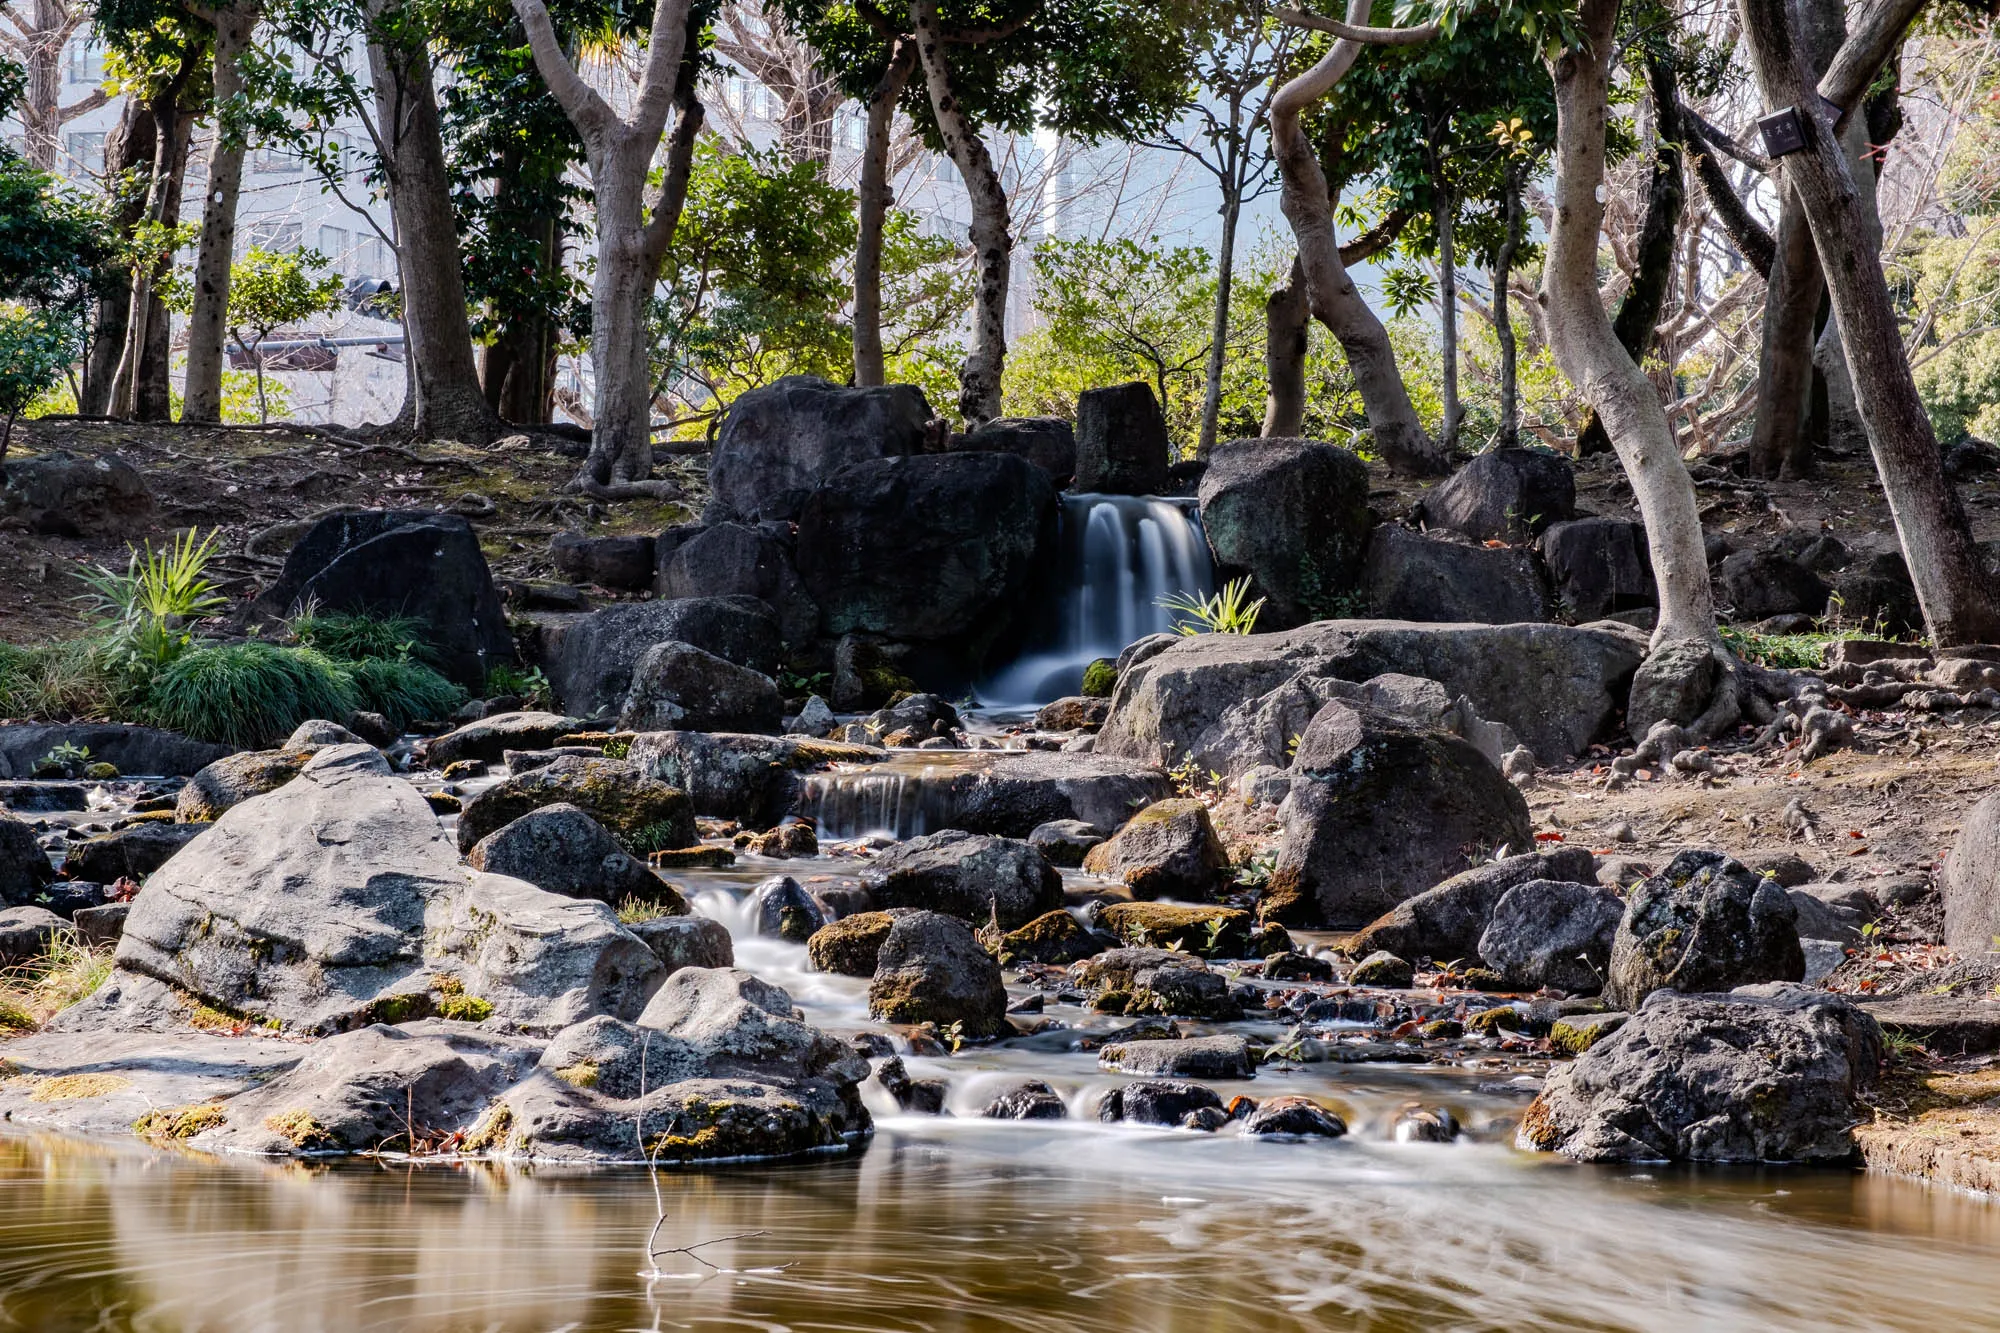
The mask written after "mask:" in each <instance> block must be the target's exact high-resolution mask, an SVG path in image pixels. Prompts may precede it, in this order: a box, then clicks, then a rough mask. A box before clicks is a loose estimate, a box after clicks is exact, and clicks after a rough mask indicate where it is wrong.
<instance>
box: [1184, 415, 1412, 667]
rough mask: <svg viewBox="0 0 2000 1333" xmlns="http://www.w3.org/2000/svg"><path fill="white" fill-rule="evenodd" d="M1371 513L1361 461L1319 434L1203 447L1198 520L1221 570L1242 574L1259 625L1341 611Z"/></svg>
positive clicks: (1223, 575)
mask: <svg viewBox="0 0 2000 1333" xmlns="http://www.w3.org/2000/svg"><path fill="white" fill-rule="evenodd" d="M1373 523H1374V520H1373V518H1372V517H1370V515H1369V512H1368V469H1367V467H1366V466H1365V465H1364V464H1363V463H1362V462H1361V460H1360V459H1358V458H1356V457H1355V456H1354V455H1353V454H1352V453H1350V452H1349V451H1348V450H1346V449H1342V448H1341V447H1339V446H1338V445H1334V444H1328V443H1326V442H1324V441H1321V440H1279V439H1270V440H1263V439H1259V440H1230V441H1227V442H1226V443H1222V444H1218V445H1216V446H1215V448H1214V449H1213V450H1211V451H1210V453H1209V456H1208V471H1207V472H1205V473H1203V474H1202V478H1201V525H1202V531H1203V532H1204V533H1205V534H1206V535H1207V537H1208V546H1209V550H1210V551H1211V552H1213V553H1214V556H1215V564H1216V576H1217V578H1218V579H1219V580H1221V579H1230V578H1237V577H1241V576H1244V575H1248V576H1249V578H1250V580H1251V584H1252V591H1253V592H1255V593H1256V594H1257V595H1258V596H1261V597H1263V598H1265V599H1266V600H1265V607H1264V611H1263V614H1262V615H1261V616H1259V617H1258V623H1259V626H1260V628H1263V629H1267V630H1268V629H1284V628H1289V627H1290V626H1293V625H1300V624H1304V623H1306V622H1307V621H1311V620H1317V619H1320V618H1322V617H1325V616H1333V615H1338V614H1339V613H1340V612H1341V610H1342V609H1343V607H1345V606H1349V605H1351V604H1352V603H1353V601H1354V600H1355V593H1356V591H1357V589H1358V586H1359V584H1360V581H1361V565H1362V556H1363V553H1364V552H1365V551H1366V550H1367V546H1368V532H1369V529H1370V527H1371V526H1372V525H1373Z"/></svg>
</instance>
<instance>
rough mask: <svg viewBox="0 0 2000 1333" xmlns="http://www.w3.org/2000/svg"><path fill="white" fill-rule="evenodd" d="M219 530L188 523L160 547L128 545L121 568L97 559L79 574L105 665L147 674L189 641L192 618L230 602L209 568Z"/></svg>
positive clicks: (174, 657)
mask: <svg viewBox="0 0 2000 1333" xmlns="http://www.w3.org/2000/svg"><path fill="white" fill-rule="evenodd" d="M221 535H222V529H220V528H217V529H215V530H214V531H212V532H210V533H209V534H208V536H206V537H199V536H198V533H197V530H196V529H193V528H190V529H188V530H187V531H186V532H183V533H181V534H180V535H179V536H178V537H176V538H174V540H173V544H172V545H170V546H167V547H164V548H162V549H159V550H155V549H153V544H152V543H151V542H147V543H146V549H145V552H144V554H143V555H142V554H141V553H140V551H139V549H138V548H137V547H131V546H128V547H126V550H127V551H129V552H130V558H129V559H128V560H127V561H126V564H125V572H124V573H122V574H119V573H114V572H113V571H111V570H109V569H106V568H105V567H104V566H102V565H99V566H98V567H97V568H96V569H94V570H89V571H86V572H85V573H84V574H82V575H81V577H82V579H83V581H84V583H85V584H86V585H88V586H89V588H90V591H89V592H88V593H87V594H85V597H84V600H85V601H86V603H87V607H86V609H87V611H88V612H89V614H90V615H91V617H92V618H93V619H94V620H96V622H97V626H98V634H99V637H100V642H101V648H100V657H101V659H102V660H103V662H104V664H105V666H106V667H108V668H110V669H112V670H115V671H119V672H123V673H125V674H128V675H132V676H138V677H148V678H149V677H151V675H152V674H153V673H154V672H156V671H159V670H161V669H163V668H165V667H167V666H170V665H172V664H173V663H174V661H175V660H177V659H178V658H179V657H180V656H181V654H182V653H184V652H186V651H187V650H188V649H189V648H190V647H191V646H193V644H194V633H193V631H192V630H191V629H189V625H190V623H191V622H193V621H196V620H199V619H201V618H202V617H203V616H211V615H214V614H215V613H216V612H218V611H220V610H221V609H222V608H223V607H224V606H226V605H228V601H227V599H226V598H224V597H223V596H222V595H221V594H220V593H218V592H217V591H216V590H215V585H214V584H213V583H212V582H210V581H209V578H208V573H207V570H208V562H209V559H210V557H212V556H213V555H214V554H215V543H216V539H217V538H219V537H220V536H221Z"/></svg>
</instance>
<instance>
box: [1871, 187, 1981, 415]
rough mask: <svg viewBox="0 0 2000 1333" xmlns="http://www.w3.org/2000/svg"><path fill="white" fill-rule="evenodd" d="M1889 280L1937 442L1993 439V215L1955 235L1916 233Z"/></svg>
mask: <svg viewBox="0 0 2000 1333" xmlns="http://www.w3.org/2000/svg"><path fill="white" fill-rule="evenodd" d="M1889 278H1890V283H1891V288H1890V290H1891V292H1892V293H1893V294H1894V295H1896V296H1897V297H1898V298H1899V301H1898V303H1899V304H1900V305H1901V306H1902V307H1903V309H1902V314H1903V316H1904V318H1905V319H1906V320H1907V321H1908V322H1909V323H1910V324H1911V325H1914V326H1915V334H1916V336H1915V338H1914V339H1913V345H1912V347H1911V356H1910V361H1911V365H1912V368H1913V369H1914V370H1915V372H1916V379H1917V393H1918V394H1919V396H1921V397H1922V399H1923V402H1924V407H1925V408H1926V409H1927V410H1928V411H1929V412H1930V416H1931V421H1932V423H1933V425H1934V426H1935V427H1936V429H1937V435H1938V438H1939V439H1940V440H1943V441H1953V440H1958V439H1962V438H1963V437H1965V436H1967V435H1977V436H1979V437H1981V438H1982V439H1995V438H2000V331H1996V329H2000V217H1995V216H1988V217H1985V218H1982V219H1980V225H1979V226H1978V227H1977V229H1976V230H1973V231H1972V232H1971V233H1970V234H1969V235H1966V236H1962V237H1953V236H1941V235H1936V234H1933V233H1928V232H1926V233H1921V234H1919V235H1918V236H1917V237H1915V238H1914V239H1913V240H1912V242H1911V244H1910V245H1909V247H1908V248H1907V249H1906V250H1905V251H1904V252H1903V253H1902V254H1901V255H1899V256H1897V257H1896V259H1895V261H1894V263H1893V265H1892V267H1891V269H1890V273H1889Z"/></svg>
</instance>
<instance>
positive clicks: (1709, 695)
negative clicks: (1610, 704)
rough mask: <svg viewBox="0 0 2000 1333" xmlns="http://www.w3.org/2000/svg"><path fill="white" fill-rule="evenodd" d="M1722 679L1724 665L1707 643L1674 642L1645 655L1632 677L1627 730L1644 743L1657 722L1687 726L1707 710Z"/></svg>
mask: <svg viewBox="0 0 2000 1333" xmlns="http://www.w3.org/2000/svg"><path fill="white" fill-rule="evenodd" d="M1721 679H1722V663H1721V662H1720V661H1718V660H1717V659H1716V656H1715V650H1714V648H1713V646H1712V645H1710V644H1709V643H1708V642H1707V641H1706V640H1702V639H1675V640H1672V641H1670V642H1667V643H1663V644H1661V645H1660V646H1659V647H1657V648H1655V649H1653V651H1652V652H1650V653H1648V654H1647V655H1646V660H1645V661H1644V662H1642V663H1640V664H1639V669H1638V670H1637V671H1636V672H1634V673H1633V676H1632V693H1631V698H1630V700H1629V702H1628V703H1627V704H1626V706H1625V722H1626V729H1627V730H1628V731H1630V732H1631V734H1632V739H1634V740H1641V741H1642V740H1644V739H1646V734H1647V733H1648V732H1650V731H1651V730H1652V729H1653V724H1654V723H1656V722H1672V723H1674V724H1675V725H1676V726H1683V727H1684V726H1687V725H1688V724H1689V723H1691V722H1693V721H1694V720H1695V719H1696V718H1698V717H1700V716H1701V715H1702V713H1703V712H1704V711H1705V710H1706V709H1707V708H1708V705H1709V703H1710V701H1711V700H1713V699H1714V697H1715V689H1716V685H1717V684H1718V683H1719V682H1720V680H1721Z"/></svg>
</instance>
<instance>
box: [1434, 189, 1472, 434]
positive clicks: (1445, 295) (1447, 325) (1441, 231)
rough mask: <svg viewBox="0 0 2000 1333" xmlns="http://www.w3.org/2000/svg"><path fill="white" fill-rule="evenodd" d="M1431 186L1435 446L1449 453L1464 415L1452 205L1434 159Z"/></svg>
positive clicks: (1456, 259) (1453, 204) (1456, 258)
mask: <svg viewBox="0 0 2000 1333" xmlns="http://www.w3.org/2000/svg"><path fill="white" fill-rule="evenodd" d="M1431 183H1432V186H1433V192H1434V196H1435V198H1434V202H1433V204H1432V210H1431V225H1432V226H1433V227H1435V228H1436V229H1437V247H1438V352H1439V356H1440V358H1441V359H1442V361H1443V362H1444V365H1443V374H1442V376H1441V378H1442V379H1443V381H1444V383H1443V386H1442V387H1443V391H1444V392H1443V398H1444V422H1443V424H1442V426H1441V427H1440V428H1439V430H1438V444H1439V445H1440V446H1441V447H1443V448H1444V449H1445V450H1447V451H1449V450H1452V449H1455V448H1457V447H1458V426H1459V422H1460V420H1461V418H1463V417H1464V416H1465V409H1464V408H1463V407H1461V406H1460V405H1459V401H1458V256H1457V255H1456V254H1454V253H1453V246H1452V242H1453V235H1452V225H1451V224H1452V213H1453V212H1454V211H1455V209H1456V205H1455V203H1454V201H1453V200H1452V197H1451V191H1450V190H1449V189H1447V188H1445V184H1444V173H1443V168H1442V167H1441V166H1440V165H1439V164H1438V163H1437V161H1436V159H1435V158H1433V159H1432V162H1431Z"/></svg>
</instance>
